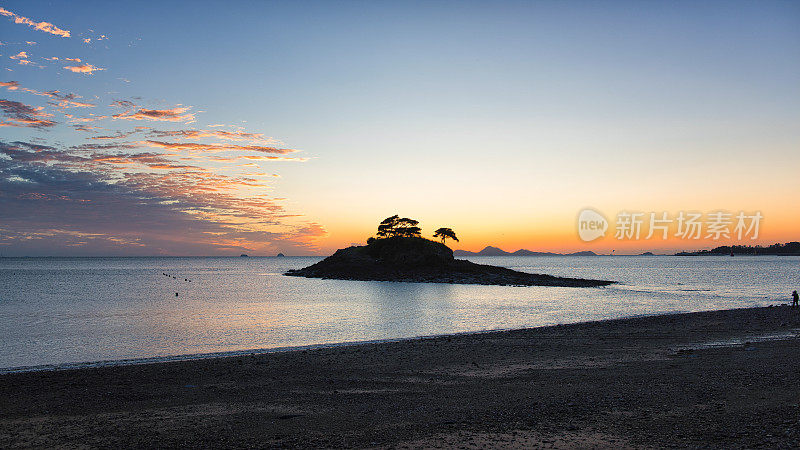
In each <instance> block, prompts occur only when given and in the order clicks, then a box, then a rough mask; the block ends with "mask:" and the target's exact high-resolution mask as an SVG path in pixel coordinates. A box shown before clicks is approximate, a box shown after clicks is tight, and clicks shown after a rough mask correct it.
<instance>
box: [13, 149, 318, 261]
mask: <svg viewBox="0 0 800 450" xmlns="http://www.w3.org/2000/svg"><path fill="white" fill-rule="evenodd" d="M135 167H140V169H136V168H135ZM141 168H143V169H141ZM164 171H169V172H168V173H165V172H164ZM263 186H265V185H264V184H263V183H262V182H260V181H258V180H256V179H254V178H248V177H235V176H225V175H220V174H216V173H212V172H208V171H203V170H200V169H199V168H197V167H194V166H191V165H183V164H175V163H174V162H171V161H169V160H168V159H167V158H164V157H163V156H162V155H158V154H155V153H124V152H123V153H118V154H104V153H102V152H93V151H88V150H81V151H77V150H70V149H58V148H56V147H51V146H45V145H41V144H35V143H30V142H11V143H3V142H0V224H2V225H0V228H2V230H1V231H0V244H4V245H7V247H6V248H11V249H14V251H15V252H17V254H50V255H54V254H70V255H75V254H86V255H97V254H124V255H131V254H140V255H153V254H173V255H174V254H180V255H210V254H239V253H241V252H248V253H251V254H252V253H253V252H257V253H275V252H276V251H284V252H286V251H292V252H293V253H309V252H313V251H314V249H315V246H314V242H315V240H316V239H317V238H319V237H320V236H322V235H324V234H325V230H324V228H322V227H321V226H320V225H319V224H316V223H305V222H302V221H300V222H297V223H290V222H289V221H287V220H288V219H289V218H290V216H292V215H290V214H288V213H287V212H286V211H285V209H284V208H283V207H282V206H281V205H280V200H278V199H271V198H268V197H266V196H264V195H263V190H262V191H260V192H259V191H256V192H257V193H255V194H250V195H248V194H246V193H243V192H246V190H247V189H256V190H258V189H263ZM243 190H245V191H243ZM4 253H6V252H4Z"/></svg>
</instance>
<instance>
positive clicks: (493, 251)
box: [453, 245, 597, 256]
mask: <svg viewBox="0 0 800 450" xmlns="http://www.w3.org/2000/svg"><path fill="white" fill-rule="evenodd" d="M453 256H597V253H595V252H592V251H582V252H575V253H552V252H534V251H532V250H526V249H524V248H523V249H519V250H517V251H515V252H513V253H509V252H507V251H505V250H502V249H499V248H497V247H492V246H491V245H490V246H488V247H486V248H484V249H483V250H481V251H479V252H470V251H467V250H453Z"/></svg>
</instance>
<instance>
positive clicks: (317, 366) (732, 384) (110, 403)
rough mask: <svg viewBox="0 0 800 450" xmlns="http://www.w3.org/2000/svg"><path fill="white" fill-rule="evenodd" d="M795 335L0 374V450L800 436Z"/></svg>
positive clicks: (666, 334) (744, 330) (301, 355)
mask: <svg viewBox="0 0 800 450" xmlns="http://www.w3.org/2000/svg"><path fill="white" fill-rule="evenodd" d="M799 330H800V308H795V309H792V308H789V307H785V306H784V307H772V308H757V309H740V310H730V311H715V312H707V313H693V314H681V315H670V316H659V317H647V318H637V319H626V320H614V321H604V322H592V323H584V324H576V325H567V326H555V327H546V328H535V329H527V330H517V331H506V332H495V333H483V334H472V335H459V336H451V337H438V338H430V339H419V340H409V341H401V342H391V343H380V344H363V345H356V346H349V347H338V348H324V349H316V350H305V351H297V352H287V353H277V354H262V355H256V356H244V357H230V358H216V359H205V360H195V361H180V362H170V363H156V364H146V365H137V366H123V367H103V368H90V369H78V370H67V371H56V372H31V373H17V374H7V375H0V447H3V448H9V447H32V446H35V447H55V446H58V447H110V446H125V447H157V446H158V447H176V446H189V447H210V446H214V447H313V448H320V447H359V448H360V447H378V448H387V447H388V448H404V447H412V448H422V447H425V448H429V447H456V448H485V447H494V448H519V447H555V448H572V447H582V448H592V447H597V448H605V447H616V448H626V447H628V448H651V447H665V446H675V447H714V448H738V447H748V448H752V447H768V448H776V447H777V448H790V447H797V446H800V338H798V337H797V334H798V331H799ZM764 336H771V337H772V338H775V337H779V338H780V339H777V340H764V341H762V340H760V338H761V337H764ZM731 340H733V343H730V341H731ZM715 342H716V343H719V342H728V344H726V345H723V346H719V345H716V344H715V345H711V346H709V345H707V344H710V343H715ZM745 342H749V343H745Z"/></svg>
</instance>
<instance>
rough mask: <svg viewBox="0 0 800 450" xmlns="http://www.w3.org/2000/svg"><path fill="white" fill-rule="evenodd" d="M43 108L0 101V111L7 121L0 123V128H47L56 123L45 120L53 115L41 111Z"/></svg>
mask: <svg viewBox="0 0 800 450" xmlns="http://www.w3.org/2000/svg"><path fill="white" fill-rule="evenodd" d="M43 110H44V108H43V107H34V106H30V105H26V104H24V103H20V102H15V101H12V100H5V99H0V111H2V112H3V115H4V116H5V117H6V119H7V120H5V121H3V122H0V127H25V128H38V129H43V128H49V127H52V126H54V125H56V122H54V121H52V120H49V119H47V118H48V117H52V116H53V115H52V114H50V113H47V112H44V111H43Z"/></svg>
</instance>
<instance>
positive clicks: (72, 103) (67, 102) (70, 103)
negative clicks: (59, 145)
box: [0, 81, 96, 109]
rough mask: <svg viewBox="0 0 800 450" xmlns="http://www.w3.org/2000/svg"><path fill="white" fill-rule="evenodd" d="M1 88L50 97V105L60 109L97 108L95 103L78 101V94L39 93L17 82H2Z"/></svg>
mask: <svg viewBox="0 0 800 450" xmlns="http://www.w3.org/2000/svg"><path fill="white" fill-rule="evenodd" d="M0 87H4V88H6V89H8V90H9V91H19V92H27V93H29V94H33V95H39V96H44V97H49V98H51V99H53V101H51V102H49V103H50V105H52V106H55V107H56V108H60V109H66V108H93V107H95V106H96V105H95V104H93V103H88V102H82V101H78V99H79V98H81V96H80V95H77V94H63V93H61V92H60V91H57V90H51V91H45V92H42V91H37V90H36V89H30V88H26V87H22V86H21V85H20V84H19V82H17V81H0Z"/></svg>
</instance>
